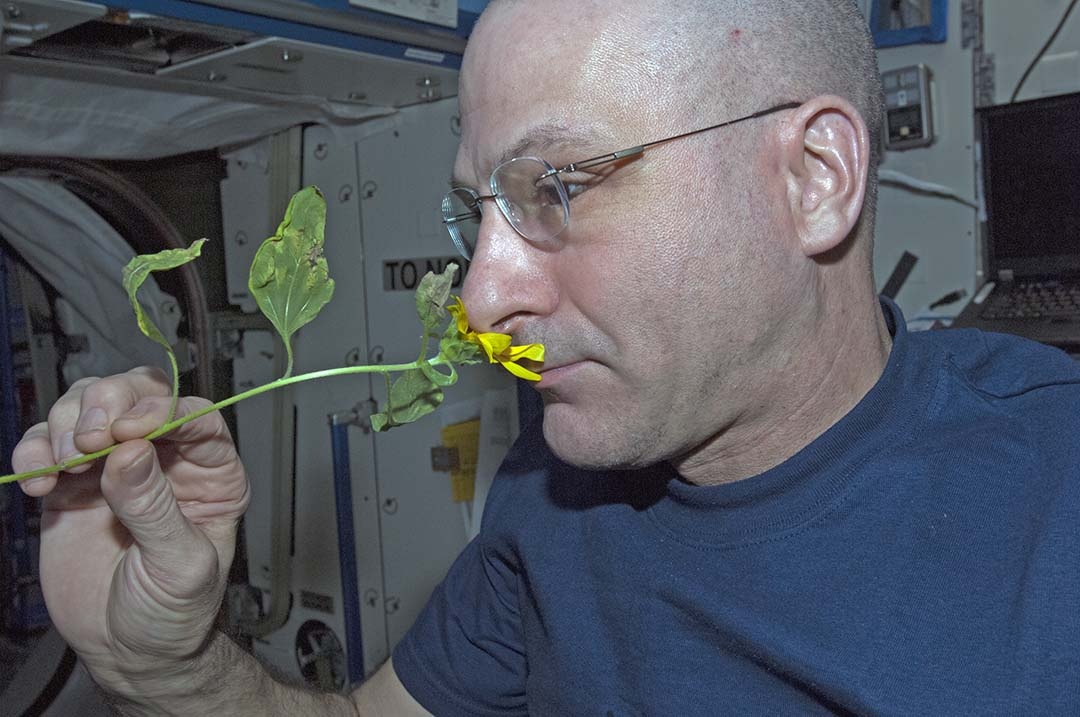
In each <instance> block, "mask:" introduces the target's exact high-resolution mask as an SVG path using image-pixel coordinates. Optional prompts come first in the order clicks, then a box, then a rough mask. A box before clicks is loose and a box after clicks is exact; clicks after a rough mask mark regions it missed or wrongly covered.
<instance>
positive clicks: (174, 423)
mask: <svg viewBox="0 0 1080 717" xmlns="http://www.w3.org/2000/svg"><path fill="white" fill-rule="evenodd" d="M425 362H426V363H427V364H428V365H429V366H440V365H446V364H448V363H449V361H447V359H445V358H443V357H442V356H435V357H432V358H430V359H419V360H416V361H413V362H412V363H400V364H390V365H386V366H384V365H374V366H346V367H343V368H331V369H326V370H323V371H314V372H312V373H305V374H303V375H300V376H292V377H288V378H279V379H278V380H277V381H273V382H271V383H267V384H264V385H262V386H256V387H255V388H253V389H250V390H248V391H244V392H243V393H238V394H236V395H235V396H230V397H229V398H226V399H225V400H224V401H218V402H217V403H215V404H214V405H212V406H207V407H206V408H203V409H200V410H198V411H195V412H194V413H189V414H187V415H186V416H181V417H180V418H177V419H175V420H171V421H169V422H168V423H166V424H165V425H163V426H161V427H160V428H158V429H156V430H154V431H152V432H151V433H150V434H149V435H147V436H146V440H148V441H152V440H154V439H155V438H160V437H161V436H163V435H165V434H166V433H168V432H170V431H173V430H176V429H177V428H179V427H180V426H182V425H184V424H185V423H188V422H190V421H194V420H195V419H196V418H202V417H203V416H205V415H206V414H208V413H213V412H214V411H218V410H220V409H222V408H226V407H228V406H231V405H233V404H234V403H239V402H240V401H243V400H244V399H247V398H252V397H254V396H258V395H259V394H261V393H266V392H267V391H273V390H274V389H277V388H284V387H285V386H291V385H293V384H294V383H302V382H304V381H312V380H315V379H318V378H329V377H331V376H349V375H353V374H363V373H381V374H383V375H386V376H388V375H389V374H390V373H394V372H399V371H410V370H412V369H415V368H420V364H421V363H425ZM170 415H171V413H170ZM115 449H116V446H115V445H112V446H109V447H108V448H106V449H104V450H100V451H97V452H96V453H88V454H86V455H82V456H77V457H75V458H70V459H68V460H66V461H63V462H62V463H57V464H56V465H54V466H48V467H46V468H38V469H37V470H33V471H27V472H26V473H15V474H12V475H6V476H0V485H3V484H5V483H13V482H15V481H20V480H26V479H29V478H37V477H39V476H45V475H52V474H54V473H62V472H64V471H67V470H69V469H71V468H74V467H75V466H81V465H83V464H84V463H90V462H91V461H96V460H97V459H99V458H104V457H105V456H107V455H109V454H110V453H112V452H113V451H114V450H115Z"/></svg>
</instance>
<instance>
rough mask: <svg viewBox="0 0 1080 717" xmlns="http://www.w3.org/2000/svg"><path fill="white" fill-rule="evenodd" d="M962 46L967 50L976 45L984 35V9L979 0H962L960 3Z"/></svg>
mask: <svg viewBox="0 0 1080 717" xmlns="http://www.w3.org/2000/svg"><path fill="white" fill-rule="evenodd" d="M960 37H961V41H960V42H961V47H963V48H964V49H965V50H967V49H968V48H970V47H972V46H974V45H975V44H977V43H978V42H979V38H980V37H982V11H981V8H980V7H979V3H978V2H977V0H962V2H961V3H960Z"/></svg>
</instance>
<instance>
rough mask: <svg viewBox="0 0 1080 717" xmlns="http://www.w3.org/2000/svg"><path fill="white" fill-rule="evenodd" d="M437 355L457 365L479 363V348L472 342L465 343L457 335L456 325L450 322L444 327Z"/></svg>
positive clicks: (459, 335)
mask: <svg viewBox="0 0 1080 717" xmlns="http://www.w3.org/2000/svg"><path fill="white" fill-rule="evenodd" d="M439 353H440V354H442V355H443V357H445V358H446V360H447V361H452V362H454V363H456V364H458V365H462V364H473V363H480V361H479V359H478V357H479V355H480V347H479V346H477V345H476V344H475V343H473V342H472V341H465V340H464V339H462V338H461V334H459V333H458V330H457V325H456V324H454V323H453V322H451V324H450V325H449V326H448V327H446V332H445V333H444V334H443V337H442V340H441V341H439Z"/></svg>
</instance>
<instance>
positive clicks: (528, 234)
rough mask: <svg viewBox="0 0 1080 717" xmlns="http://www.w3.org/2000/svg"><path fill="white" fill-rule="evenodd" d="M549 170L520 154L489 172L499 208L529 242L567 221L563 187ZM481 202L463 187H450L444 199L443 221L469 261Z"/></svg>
mask: <svg viewBox="0 0 1080 717" xmlns="http://www.w3.org/2000/svg"><path fill="white" fill-rule="evenodd" d="M551 172H553V170H552V168H551V166H550V165H549V164H547V163H546V162H544V161H543V160H541V159H537V158H535V157H519V158H517V159H511V160H510V161H508V162H504V163H503V164H501V165H499V166H498V167H496V168H495V171H494V172H493V173H492V175H491V185H492V190H493V192H494V194H495V203H496V204H497V205H498V207H499V211H501V212H502V214H503V216H504V217H506V220H507V221H508V222H510V225H511V226H512V227H513V228H514V230H515V231H517V232H518V233H519V234H521V235H522V236H523V237H525V238H526V239H529V240H531V241H544V240H546V239H551V238H553V237H555V236H556V235H558V234H559V233H560V232H562V230H563V229H565V228H566V225H567V223H568V221H569V216H568V200H567V198H566V189H565V187H564V186H563V184H562V181H561V180H560V179H559V178H558V175H555V174H550V173H551ZM545 175H547V176H545ZM480 201H481V200H479V198H478V197H477V195H476V194H475V193H474V192H473V191H472V190H469V189H465V188H457V189H452V190H450V192H448V193H447V194H446V196H445V197H444V198H443V204H442V213H443V222H444V223H445V224H446V229H447V231H448V232H449V233H450V238H451V239H453V241H454V246H455V247H457V250H458V252H460V253H461V255H462V256H464V257H465V258H466V259H469V260H472V254H473V251H474V249H475V248H476V240H477V236H478V234H479V230H480V220H481V213H480V212H481V209H480Z"/></svg>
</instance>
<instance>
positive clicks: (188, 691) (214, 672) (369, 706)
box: [109, 633, 430, 717]
mask: <svg viewBox="0 0 1080 717" xmlns="http://www.w3.org/2000/svg"><path fill="white" fill-rule="evenodd" d="M131 687H132V689H131V690H130V691H128V694H138V695H139V699H138V701H132V700H128V699H122V698H119V697H116V696H110V697H109V700H110V704H111V705H112V706H113V707H114V708H115V709H116V710H117V711H118V712H119V713H120V714H122V715H130V716H131V717H144V716H146V717H150V716H151V715H153V716H157V715H162V714H166V715H192V714H205V715H222V716H224V715H229V717H245V716H246V715H251V716H252V717H256V716H257V717H272V716H274V715H281V716H282V717H293V716H294V715H311V716H312V717H323V716H325V717H335V716H338V715H340V716H341V717H375V716H380V717H381V716H384V715H385V716H387V717H391V716H392V717H399V716H400V717H413V716H414V715H415V716H417V717H419V716H421V715H429V714H430V713H429V712H428V711H427V710H425V709H424V708H423V707H421V706H420V704H419V703H417V702H416V700H414V699H413V698H412V696H411V695H409V693H408V692H407V691H406V690H405V687H404V686H403V685H402V684H401V681H400V680H398V678H397V675H396V674H395V673H394V666H393V664H392V662H390V661H387V662H386V664H384V665H383V666H382V667H381V668H379V670H378V671H377V672H376V673H375V674H374V675H372V676H371V678H370V679H369V680H368V681H367V682H365V683H364V684H363V685H362V686H361V687H360V688H359V689H357V690H356V691H355V692H353V693H352V695H350V696H345V695H338V694H332V693H320V692H313V691H310V690H305V689H303V688H301V687H296V686H292V685H285V684H282V683H280V682H277V681H275V680H274V679H273V678H272V677H271V676H270V674H269V673H268V672H267V671H266V670H265V669H264V668H263V666H262V665H260V664H259V662H258V661H257V660H256V659H255V658H254V657H252V656H251V655H250V654H248V653H247V652H245V651H244V650H243V649H241V648H240V647H239V646H238V645H236V644H235V643H234V642H233V641H232V640H230V639H229V638H228V637H226V636H225V635H223V634H221V633H216V634H215V635H214V636H213V638H211V640H210V642H209V644H208V645H207V646H206V650H205V651H204V652H203V653H202V654H201V655H199V656H198V657H197V658H195V659H194V660H193V661H192V662H191V663H190V664H189V665H188V666H186V668H185V669H183V670H182V671H178V673H177V674H175V675H171V676H170V675H159V676H155V677H154V678H153V679H152V680H149V681H147V682H145V683H144V682H140V683H139V684H133V685H131Z"/></svg>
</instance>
